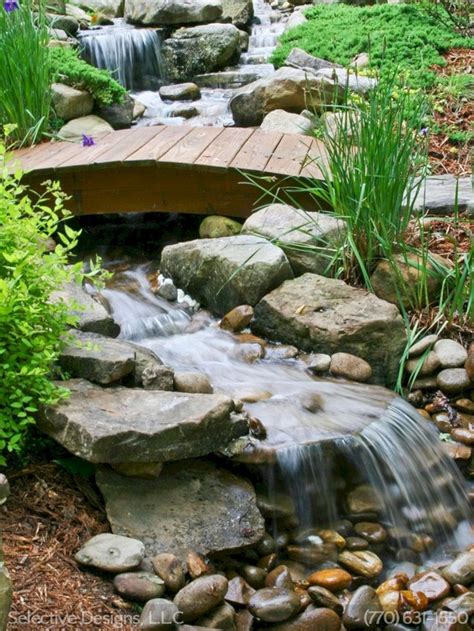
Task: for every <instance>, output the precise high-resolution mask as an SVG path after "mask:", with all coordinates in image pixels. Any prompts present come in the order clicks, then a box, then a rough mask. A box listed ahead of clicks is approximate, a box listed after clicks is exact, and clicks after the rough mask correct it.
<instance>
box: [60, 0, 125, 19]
mask: <svg viewBox="0 0 474 631" xmlns="http://www.w3.org/2000/svg"><path fill="white" fill-rule="evenodd" d="M69 2H70V4H72V5H76V6H78V7H81V8H87V9H88V10H89V11H90V12H91V13H98V14H100V15H104V16H107V17H109V18H120V17H123V10H124V0H69Z"/></svg>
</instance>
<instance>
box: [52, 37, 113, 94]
mask: <svg viewBox="0 0 474 631" xmlns="http://www.w3.org/2000/svg"><path fill="white" fill-rule="evenodd" d="M50 66H51V74H52V78H53V81H59V82H61V83H65V84H66V85H70V86H72V87H73V88H78V89H82V90H88V91H89V92H90V93H91V94H92V95H93V97H94V98H95V100H96V101H97V102H98V103H100V104H101V105H111V104H112V103H121V102H122V99H123V97H124V95H125V94H126V90H125V88H124V87H122V86H121V85H120V84H119V83H117V81H115V79H113V78H112V76H111V75H110V73H109V72H108V71H107V70H99V68H95V67H94V66H91V65H89V64H88V63H87V62H86V61H84V60H83V59H80V58H79V55H78V53H77V51H75V50H74V49H72V48H62V47H59V48H52V49H50Z"/></svg>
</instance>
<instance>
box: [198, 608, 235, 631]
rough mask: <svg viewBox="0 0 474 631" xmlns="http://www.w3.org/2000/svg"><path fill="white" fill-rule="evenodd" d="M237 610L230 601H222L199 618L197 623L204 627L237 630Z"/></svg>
mask: <svg viewBox="0 0 474 631" xmlns="http://www.w3.org/2000/svg"><path fill="white" fill-rule="evenodd" d="M234 617H235V611H234V608H233V607H231V605H229V604H228V603H222V604H220V605H218V606H217V607H216V608H215V609H213V610H212V611H210V612H209V613H208V614H206V615H205V616H203V617H202V618H199V619H198V620H197V622H196V624H197V625H199V626H200V627H202V628H203V629H221V630H222V631H236V628H235V623H234Z"/></svg>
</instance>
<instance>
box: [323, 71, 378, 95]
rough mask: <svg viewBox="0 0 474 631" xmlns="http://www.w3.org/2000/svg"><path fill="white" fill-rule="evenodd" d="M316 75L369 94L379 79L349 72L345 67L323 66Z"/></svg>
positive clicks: (355, 92) (355, 91) (359, 92)
mask: <svg viewBox="0 0 474 631" xmlns="http://www.w3.org/2000/svg"><path fill="white" fill-rule="evenodd" d="M315 76H317V77H324V78H326V79H328V80H331V81H334V83H335V84H336V85H339V86H341V87H342V88H344V89H347V90H349V92H353V93H354V94H361V95H364V94H367V93H368V92H370V90H373V89H374V88H375V86H376V85H377V79H373V78H371V77H366V76H364V75H361V74H359V73H355V72H349V71H348V70H346V69H345V68H337V67H333V68H321V69H320V70H317V71H316V72H315Z"/></svg>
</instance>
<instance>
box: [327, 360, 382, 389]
mask: <svg viewBox="0 0 474 631" xmlns="http://www.w3.org/2000/svg"><path fill="white" fill-rule="evenodd" d="M329 370H330V371H331V373H332V374H333V375H334V376H336V377H344V378H345V379H351V380H352V381H360V382H362V383H364V382H366V381H369V379H370V378H371V377H372V368H371V366H370V364H369V363H368V362H366V361H365V360H363V359H361V358H360V357H356V356H355V355H351V354H350V353H334V355H333V356H332V357H331V365H330V367H329Z"/></svg>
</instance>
